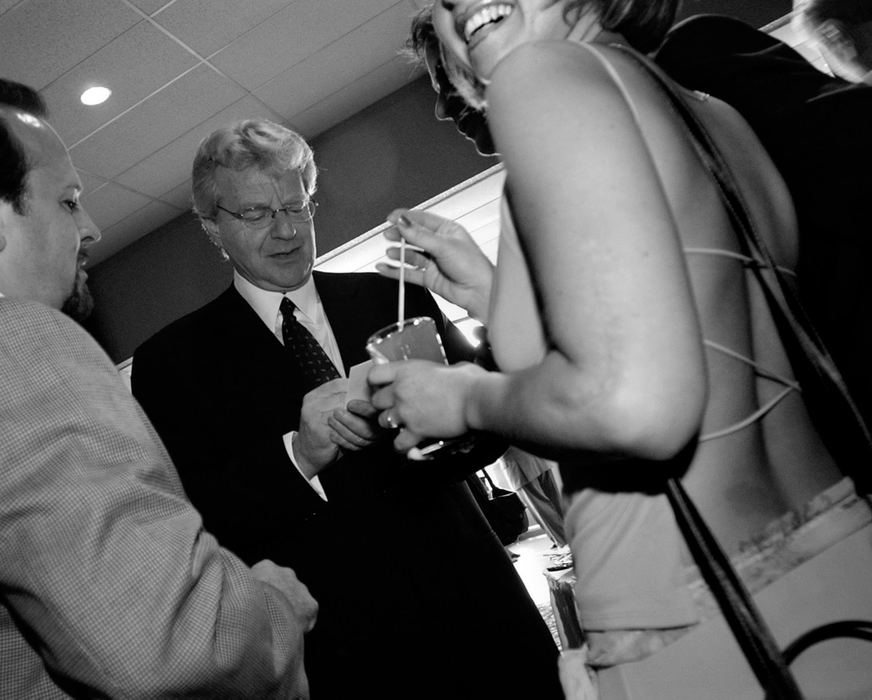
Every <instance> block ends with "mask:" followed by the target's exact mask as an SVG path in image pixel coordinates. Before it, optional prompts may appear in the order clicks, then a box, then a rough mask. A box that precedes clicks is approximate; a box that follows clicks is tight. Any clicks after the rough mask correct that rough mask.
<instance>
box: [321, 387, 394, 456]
mask: <svg viewBox="0 0 872 700" xmlns="http://www.w3.org/2000/svg"><path fill="white" fill-rule="evenodd" d="M378 414H379V410H378V409H377V408H376V407H375V406H373V405H372V404H371V403H370V402H369V401H364V400H363V399H353V400H352V401H349V402H348V405H347V406H346V407H345V408H344V409H340V410H337V411H333V415H332V416H330V418H329V419H328V420H327V422H328V424H329V425H330V427H331V428H332V429H333V432H332V433H331V435H330V439H331V440H333V442H334V443H336V444H337V445H338V446H339V447H341V448H342V449H343V450H346V451H348V452H359V451H360V450H362V449H364V448H365V447H369V446H370V445H372V444H373V443H374V442H376V441H378V440H379V439H381V438H384V437H386V436H388V435H390V434H391V431H386V430H384V429H383V428H382V427H381V426H380V425H379V424H378Z"/></svg>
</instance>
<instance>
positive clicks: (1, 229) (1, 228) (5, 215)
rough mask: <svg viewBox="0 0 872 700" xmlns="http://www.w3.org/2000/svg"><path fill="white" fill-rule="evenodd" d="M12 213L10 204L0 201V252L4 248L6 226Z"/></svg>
mask: <svg viewBox="0 0 872 700" xmlns="http://www.w3.org/2000/svg"><path fill="white" fill-rule="evenodd" d="M12 213H13V212H12V205H11V204H10V203H9V202H0V253H2V252H3V249H4V248H6V227H7V225H8V224H9V222H8V219H9V217H10V216H11V215H12Z"/></svg>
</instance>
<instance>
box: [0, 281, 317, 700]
mask: <svg viewBox="0 0 872 700" xmlns="http://www.w3.org/2000/svg"><path fill="white" fill-rule="evenodd" d="M293 620H294V618H293V615H292V610H291V608H290V607H289V605H288V604H287V603H286V601H285V598H284V597H283V596H281V595H279V593H278V590H277V589H273V588H272V587H270V586H266V585H262V584H259V583H257V582H256V581H255V580H254V579H253V578H252V577H251V575H250V573H249V570H248V569H247V568H246V567H245V565H244V564H243V563H242V562H241V561H240V560H239V559H237V558H236V557H235V556H234V555H232V554H231V553H229V552H228V551H226V550H224V549H222V548H220V547H219V546H218V545H217V543H216V541H215V539H214V538H213V537H212V536H211V535H209V534H208V533H206V532H205V531H203V529H202V524H201V519H200V516H199V514H198V513H197V512H196V511H195V510H194V508H193V507H192V506H191V505H190V504H189V502H188V501H187V499H186V498H185V495H184V492H183V490H182V487H181V485H180V482H179V480H178V476H177V474H176V471H175V468H174V467H173V465H172V463H171V461H170V459H169V457H168V455H167V453H166V451H165V450H164V447H163V444H162V443H161V441H160V440H159V439H158V437H157V435H156V434H155V432H154V430H153V428H152V427H151V424H150V423H149V422H148V420H147V419H146V418H145V416H144V414H143V413H142V411H141V409H140V408H139V405H138V404H137V402H136V401H135V400H134V399H133V397H132V396H131V395H130V393H129V392H128V391H127V389H126V387H125V386H124V384H123V382H122V380H121V378H120V377H119V376H118V373H117V372H116V370H115V367H114V365H113V364H112V362H111V360H110V359H109V357H107V356H106V354H105V353H104V352H103V351H102V350H101V349H100V348H99V346H98V345H97V344H96V343H95V342H94V341H93V339H91V338H90V336H88V335H87V333H85V332H84V331H83V330H82V329H81V328H80V327H79V326H78V325H76V324H75V323H74V322H73V321H71V320H70V319H68V318H66V317H65V316H64V315H62V314H60V313H59V312H56V311H54V310H52V309H49V308H47V307H45V306H42V305H40V304H35V303H30V302H22V301H16V300H12V299H8V298H0V698H10V699H11V698H15V699H16V700H20V699H21V698H40V700H43V699H45V698H55V697H69V696H76V697H82V696H87V697H94V696H97V697H111V698H128V697H167V696H173V697H176V696H179V695H186V694H196V695H200V696H206V697H271V696H283V697H285V696H289V695H291V694H292V693H293V692H294V690H295V688H294V686H295V684H296V683H297V682H298V681H299V679H300V678H302V677H303V676H302V673H301V668H302V634H301V632H300V631H299V630H296V629H294V626H293V624H288V623H289V621H290V622H292V621H293Z"/></svg>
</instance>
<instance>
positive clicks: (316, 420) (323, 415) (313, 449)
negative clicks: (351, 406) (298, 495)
mask: <svg viewBox="0 0 872 700" xmlns="http://www.w3.org/2000/svg"><path fill="white" fill-rule="evenodd" d="M347 390H348V380H347V379H342V378H339V379H333V380H331V381H329V382H325V383H324V384H322V385H321V386H318V387H315V388H314V389H312V391H310V392H309V393H308V394H306V395H305V396H304V397H303V407H302V409H301V411H300V427H299V430H298V431H297V435H296V437H295V438H294V444H293V449H294V457H295V458H296V460H297V466H298V467H299V468H300V471H301V472H303V474H304V475H305V476H306V477H307V478H309V479H311V478H312V477H313V476H315V475H316V474H318V472H320V471H321V470H322V469H324V467H326V466H328V465H330V464H332V463H333V462H334V461H335V460H336V459H337V458H338V457H339V446H338V445H337V444H336V443H335V442H333V440H331V427H330V425H329V423H328V420H329V418H330V416H331V415H332V414H333V412H334V411H336V410H340V409H343V408H344V407H345V394H346V392H347Z"/></svg>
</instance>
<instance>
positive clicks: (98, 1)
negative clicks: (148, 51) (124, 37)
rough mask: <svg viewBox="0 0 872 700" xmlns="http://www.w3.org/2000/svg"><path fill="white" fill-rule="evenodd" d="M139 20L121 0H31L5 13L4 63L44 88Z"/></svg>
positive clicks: (0, 38) (16, 76)
mask: <svg viewBox="0 0 872 700" xmlns="http://www.w3.org/2000/svg"><path fill="white" fill-rule="evenodd" d="M140 20H141V17H140V16H139V15H138V14H137V13H136V12H135V11H134V10H132V9H130V8H129V7H128V6H127V5H125V4H124V3H123V2H118V0H29V1H28V2H24V3H21V4H20V5H17V6H16V7H14V8H13V9H11V10H9V11H8V12H6V13H4V14H3V21H2V22H0V66H3V74H4V76H5V77H7V78H11V79H13V80H18V81H20V82H22V83H26V84H28V85H31V86H33V87H35V88H36V89H38V90H39V89H41V88H43V87H45V86H46V85H48V84H49V83H50V82H52V81H53V80H54V79H55V78H57V77H58V76H59V75H63V74H64V73H66V72H67V71H68V70H69V69H70V68H72V67H73V66H75V65H76V64H77V63H79V62H80V61H83V60H84V59H86V58H87V57H88V56H90V55H91V54H92V53H94V52H95V51H97V50H98V49H99V48H100V47H101V46H104V45H105V44H107V43H109V42H110V41H112V39H114V38H115V37H117V36H118V35H119V34H122V33H123V32H125V31H126V30H128V29H130V27H132V26H133V25H134V24H136V23H137V22H138V21H140ZM37 37H38V40H36V41H34V39H35V38H37Z"/></svg>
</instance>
